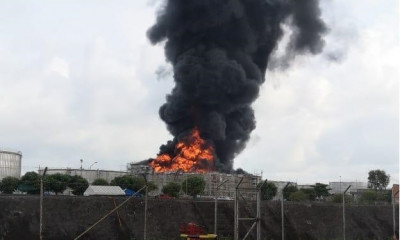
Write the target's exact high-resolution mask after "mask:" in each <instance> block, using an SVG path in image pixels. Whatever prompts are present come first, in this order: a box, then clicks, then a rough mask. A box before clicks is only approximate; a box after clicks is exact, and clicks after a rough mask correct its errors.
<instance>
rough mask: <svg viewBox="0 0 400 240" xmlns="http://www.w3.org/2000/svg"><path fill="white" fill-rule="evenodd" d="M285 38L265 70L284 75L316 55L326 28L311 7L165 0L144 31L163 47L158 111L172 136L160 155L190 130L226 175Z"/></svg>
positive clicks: (303, 1) (290, 2)
mask: <svg viewBox="0 0 400 240" xmlns="http://www.w3.org/2000/svg"><path fill="white" fill-rule="evenodd" d="M283 25H287V26H289V28H290V29H291V36H290V38H289V42H288V44H287V46H286V49H285V53H284V55H283V57H281V58H280V59H279V60H278V61H274V66H273V67H282V68H286V67H288V66H289V64H290V61H291V60H292V59H293V58H294V57H295V56H296V55H298V54H307V53H309V54H318V53H320V52H321V51H322V48H323V46H324V41H323V36H324V34H325V33H326V32H327V27H326V25H325V24H324V22H323V21H322V19H321V12H320V8H319V1H318V0H201V1H199V0H168V1H166V2H165V4H164V7H163V9H161V11H160V12H159V15H158V17H157V22H156V24H155V25H154V26H152V27H151V28H150V29H149V30H148V37H149V39H150V41H151V42H152V43H153V44H156V43H160V42H163V41H165V55H166V58H167V60H168V61H169V62H170V63H171V64H172V66H173V72H174V81H175V87H174V88H173V90H172V92H171V93H170V94H169V95H168V96H167V98H166V103H165V104H164V105H162V106H161V107H160V110H159V114H160V117H161V119H162V120H163V121H164V122H165V123H166V124H167V127H168V130H169V132H170V133H171V134H172V135H173V136H174V139H173V140H172V141H169V142H168V143H167V144H165V145H162V146H161V147H160V154H164V153H167V154H170V155H171V156H173V155H174V146H175V145H176V143H177V141H178V140H180V139H181V138H183V136H185V135H187V134H189V133H190V131H191V130H192V129H193V128H194V127H196V126H197V127H198V129H199V130H200V133H201V136H202V138H204V139H206V140H207V141H208V142H209V143H210V144H211V145H213V146H214V149H215V155H216V156H215V167H216V169H217V170H218V171H222V172H230V171H232V167H233V159H234V157H235V156H236V155H237V154H239V153H240V152H241V151H242V150H243V149H244V147H245V145H246V142H247V141H248V140H249V138H250V133H251V132H252V131H253V130H254V129H255V127H256V120H255V117H254V111H253V109H252V107H251V104H252V103H253V102H254V100H255V99H256V98H257V97H258V94H259V88H260V86H261V84H262V83H263V82H264V81H265V72H266V69H267V67H268V63H269V61H270V59H271V56H272V55H273V53H274V51H275V50H276V48H277V45H278V43H279V40H280V39H281V38H282V35H283V29H282V28H283Z"/></svg>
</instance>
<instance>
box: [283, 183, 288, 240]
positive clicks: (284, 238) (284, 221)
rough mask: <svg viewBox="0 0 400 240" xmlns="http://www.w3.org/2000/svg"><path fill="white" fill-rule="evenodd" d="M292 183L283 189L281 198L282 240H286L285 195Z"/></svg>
mask: <svg viewBox="0 0 400 240" xmlns="http://www.w3.org/2000/svg"><path fill="white" fill-rule="evenodd" d="M289 184H290V182H288V183H286V186H285V187H284V188H283V189H282V198H281V218H282V240H285V213H284V208H283V201H284V196H283V193H284V191H285V189H286V188H287V187H288V186H289Z"/></svg>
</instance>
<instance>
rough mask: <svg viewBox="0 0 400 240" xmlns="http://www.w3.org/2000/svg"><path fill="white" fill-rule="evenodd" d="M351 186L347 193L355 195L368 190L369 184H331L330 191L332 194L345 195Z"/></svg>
mask: <svg viewBox="0 0 400 240" xmlns="http://www.w3.org/2000/svg"><path fill="white" fill-rule="evenodd" d="M349 186H351V187H350V189H349V190H348V191H347V192H346V194H354V193H357V192H359V191H360V190H361V191H362V190H366V189H368V183H366V182H329V188H330V189H331V190H329V193H330V194H340V193H343V192H344V191H345V190H346V188H348V187H349Z"/></svg>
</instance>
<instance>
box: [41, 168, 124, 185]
mask: <svg viewBox="0 0 400 240" xmlns="http://www.w3.org/2000/svg"><path fill="white" fill-rule="evenodd" d="M42 173H43V169H39V174H40V175H41V174H42ZM56 173H62V174H67V175H70V176H81V177H83V178H85V179H86V180H87V181H88V182H89V184H90V183H92V182H93V181H94V180H95V179H97V178H103V179H105V180H107V182H109V183H110V182H111V180H113V179H114V178H115V177H119V176H124V175H127V174H129V172H125V171H111V170H89V169H71V168H59V169H47V173H46V174H49V175H51V174H56Z"/></svg>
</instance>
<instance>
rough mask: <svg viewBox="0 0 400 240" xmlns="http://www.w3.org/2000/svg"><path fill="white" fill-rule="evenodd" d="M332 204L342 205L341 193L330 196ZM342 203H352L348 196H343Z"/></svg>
mask: <svg viewBox="0 0 400 240" xmlns="http://www.w3.org/2000/svg"><path fill="white" fill-rule="evenodd" d="M331 199H332V202H334V203H342V202H343V194H341V193H336V194H333V195H332V198H331ZM344 201H345V203H350V202H351V201H352V197H351V196H349V195H344Z"/></svg>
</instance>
